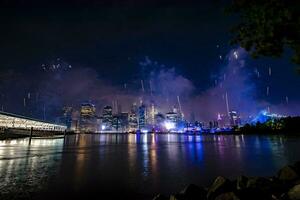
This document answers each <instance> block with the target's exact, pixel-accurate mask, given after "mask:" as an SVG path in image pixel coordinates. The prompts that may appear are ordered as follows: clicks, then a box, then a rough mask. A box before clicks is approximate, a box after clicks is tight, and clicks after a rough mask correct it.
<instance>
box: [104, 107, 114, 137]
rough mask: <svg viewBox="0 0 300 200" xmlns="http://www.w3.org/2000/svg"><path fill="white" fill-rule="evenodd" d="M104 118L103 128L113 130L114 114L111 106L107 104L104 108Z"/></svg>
mask: <svg viewBox="0 0 300 200" xmlns="http://www.w3.org/2000/svg"><path fill="white" fill-rule="evenodd" d="M102 118H103V119H102V130H103V131H104V130H112V125H113V114H112V107H111V106H105V107H104V108H103V112H102Z"/></svg>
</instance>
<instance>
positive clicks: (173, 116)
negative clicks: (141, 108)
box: [166, 110, 179, 124]
mask: <svg viewBox="0 0 300 200" xmlns="http://www.w3.org/2000/svg"><path fill="white" fill-rule="evenodd" d="M175 111H176V110H175ZM166 120H167V121H169V122H173V123H175V124H177V122H178V121H179V116H178V113H177V112H174V111H172V112H168V113H166Z"/></svg>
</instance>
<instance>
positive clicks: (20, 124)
mask: <svg viewBox="0 0 300 200" xmlns="http://www.w3.org/2000/svg"><path fill="white" fill-rule="evenodd" d="M0 128H1V129H23V130H24V129H25V130H30V129H31V128H33V129H34V130H39V131H55V132H56V131H57V132H61V131H65V130H66V129H67V126H64V125H59V124H54V123H50V122H46V121H43V120H38V119H33V118H29V117H24V116H21V115H16V114H12V113H7V112H1V111H0Z"/></svg>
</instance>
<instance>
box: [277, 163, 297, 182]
mask: <svg viewBox="0 0 300 200" xmlns="http://www.w3.org/2000/svg"><path fill="white" fill-rule="evenodd" d="M277 175H278V179H279V180H281V181H294V180H296V179H297V178H298V174H297V173H296V171H295V170H294V169H293V168H292V167H291V166H288V165H287V166H285V167H283V168H282V169H280V170H279V171H278V173H277Z"/></svg>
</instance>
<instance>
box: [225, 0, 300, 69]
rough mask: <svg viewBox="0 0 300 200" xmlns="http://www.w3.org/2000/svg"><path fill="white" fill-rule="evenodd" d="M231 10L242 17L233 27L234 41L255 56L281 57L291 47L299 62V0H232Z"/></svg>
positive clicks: (293, 57) (296, 61)
mask: <svg viewBox="0 0 300 200" xmlns="http://www.w3.org/2000/svg"><path fill="white" fill-rule="evenodd" d="M228 11H229V13H231V14H236V15H238V16H239V18H240V20H239V22H238V24H236V25H235V26H234V27H233V29H232V33H233V39H232V44H239V45H240V46H242V47H243V48H245V49H246V50H247V51H248V52H250V54H251V55H252V56H253V57H254V58H257V57H260V56H268V57H280V56H281V55H282V54H283V52H284V49H286V48H290V49H291V50H292V51H293V55H292V61H293V62H295V63H296V64H298V65H300V1H299V0H232V5H231V6H230V8H229V9H228ZM298 71H299V72H300V69H298Z"/></svg>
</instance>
